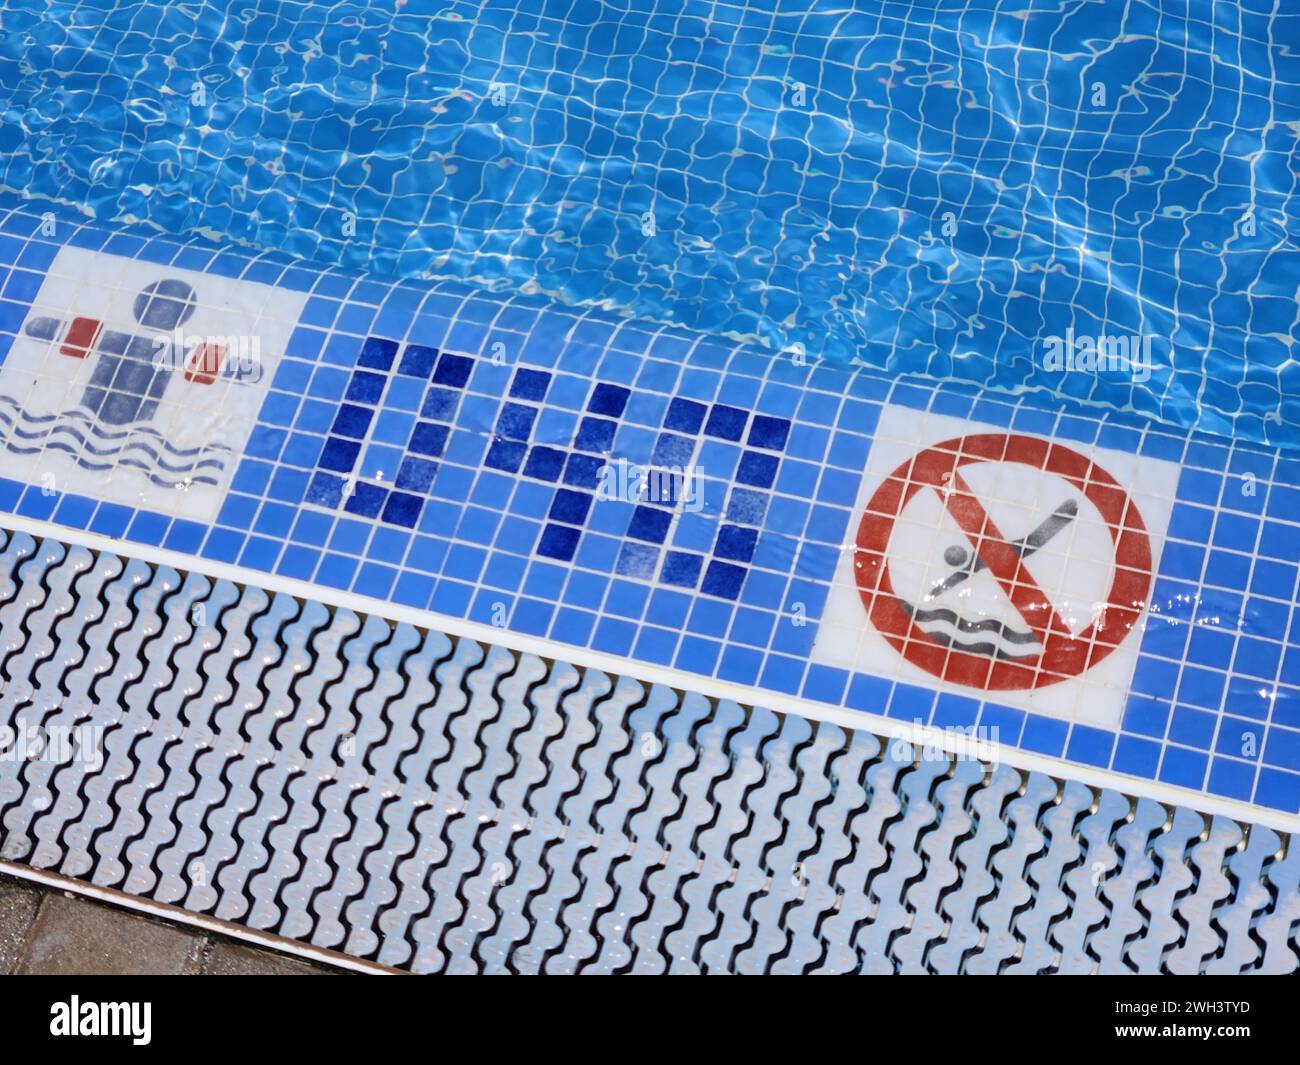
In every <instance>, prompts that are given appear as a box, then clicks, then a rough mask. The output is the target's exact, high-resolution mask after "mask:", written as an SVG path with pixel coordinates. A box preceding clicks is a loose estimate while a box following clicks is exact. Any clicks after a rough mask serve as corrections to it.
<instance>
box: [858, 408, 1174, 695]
mask: <svg viewBox="0 0 1300 1065" xmlns="http://www.w3.org/2000/svg"><path fill="white" fill-rule="evenodd" d="M982 462H1010V463H1018V464H1020V465H1023V466H1029V467H1032V468H1034V469H1036V470H1044V471H1046V472H1048V473H1053V474H1056V475H1057V476H1058V477H1061V478H1063V479H1064V480H1066V481H1067V482H1069V483H1070V484H1071V485H1072V486H1073V487H1074V488H1076V489H1077V490H1078V491H1079V492H1080V493H1081V494H1082V495H1083V496H1084V497H1085V498H1086V499H1087V500H1088V501H1089V502H1090V503H1091V504H1092V505H1093V506H1094V507H1096V509H1097V511H1098V513H1099V514H1100V515H1101V517H1102V520H1103V521H1104V522H1105V523H1106V528H1107V529H1108V531H1109V532H1110V536H1111V540H1112V542H1113V544H1114V548H1115V567H1114V576H1113V578H1112V580H1111V585H1110V590H1109V592H1108V593H1107V595H1106V602H1105V604H1104V609H1103V610H1102V611H1101V612H1100V616H1099V617H1098V619H1097V621H1095V622H1094V623H1093V624H1092V625H1090V626H1089V627H1088V628H1087V629H1085V630H1084V631H1082V632H1080V633H1078V634H1073V633H1071V632H1070V630H1069V628H1068V627H1067V626H1066V624H1065V622H1064V621H1062V620H1061V618H1060V617H1059V615H1057V613H1056V609H1055V607H1053V606H1052V604H1051V602H1050V600H1048V599H1047V597H1046V596H1045V595H1044V594H1043V592H1042V590H1041V589H1040V588H1039V587H1038V584H1037V582H1036V581H1035V580H1034V578H1033V576H1032V574H1030V572H1029V570H1028V569H1027V568H1026V566H1025V564H1024V561H1023V560H1022V559H1021V557H1020V553H1019V552H1018V551H1017V550H1016V549H1015V548H1014V547H1013V546H1012V545H1011V544H1010V543H1009V542H1008V541H1007V539H1006V537H1004V536H1003V535H1002V533H1001V531H1000V530H998V528H997V527H996V525H994V523H993V521H992V519H991V518H990V517H989V515H988V513H987V511H985V509H984V506H983V504H982V503H981V502H980V501H979V499H978V498H977V497H976V495H975V493H974V492H973V491H972V490H971V488H970V486H969V485H968V484H967V483H966V481H965V478H963V477H962V474H961V470H962V467H963V466H967V465H971V464H973V463H982ZM922 488H933V489H934V490H935V491H937V492H938V493H939V495H940V498H941V500H942V501H943V502H944V505H945V507H946V508H947V510H948V512H949V513H950V514H951V515H952V516H953V518H954V519H955V520H956V522H957V524H958V526H959V527H961V529H962V531H963V532H964V533H966V536H967V538H968V539H969V540H970V542H971V548H972V550H973V551H974V552H976V554H977V555H978V557H979V558H980V559H981V560H982V561H983V562H984V564H985V566H986V567H987V568H988V569H989V570H990V572H991V573H992V574H993V576H994V577H995V578H996V579H997V581H998V583H999V584H1000V585H1001V586H1002V589H1003V591H1004V592H1005V593H1006V594H1007V596H1008V598H1009V599H1010V600H1011V603H1012V605H1013V606H1014V607H1015V608H1016V610H1017V611H1018V612H1019V613H1020V615H1021V617H1022V618H1024V620H1025V622H1026V623H1027V624H1028V625H1029V627H1030V628H1031V629H1033V631H1034V633H1035V634H1036V635H1037V636H1038V638H1039V642H1040V643H1041V645H1042V648H1043V649H1042V653H1041V654H1040V655H1038V656H1037V658H1036V659H1035V660H1033V661H1024V660H1016V661H1008V660H1005V659H999V658H995V657H993V656H991V655H981V654H972V653H970V652H968V651H959V650H956V649H954V648H951V647H949V646H947V645H946V644H945V643H942V642H940V641H939V640H936V639H934V638H933V637H931V636H929V635H927V634H926V633H925V632H924V631H923V630H922V629H921V628H920V627H919V626H917V625H916V623H915V622H914V621H913V619H912V616H911V613H910V612H909V610H908V609H907V608H906V607H905V606H904V604H903V601H902V600H901V599H900V598H899V596H898V595H897V593H896V592H895V591H894V586H893V584H892V582H891V580H890V574H889V560H888V557H887V551H888V547H889V539H890V535H891V534H892V532H893V529H894V523H895V522H896V521H897V519H898V516H899V515H900V514H901V513H902V512H903V509H904V508H905V507H906V506H907V504H908V503H909V502H910V501H911V499H912V498H913V497H914V496H915V495H916V493H917V492H919V491H920V490H921V489H922ZM854 575H855V577H856V578H857V584H858V591H859V593H860V594H861V596H862V604H863V606H864V607H865V608H866V611H867V616H868V617H869V618H870V619H871V622H872V624H873V625H874V626H875V627H876V628H877V629H878V630H879V631H880V633H881V634H882V635H883V636H884V637H885V639H886V640H888V641H889V643H890V644H891V645H892V646H893V647H894V649H895V650H897V651H898V652H899V654H901V655H902V656H903V657H904V658H906V659H907V660H908V661H909V662H911V663H912V664H913V665H915V666H919V667H920V668H921V669H923V670H925V671H926V672H927V673H931V674H933V675H934V676H936V677H939V678H941V679H943V680H946V681H949V682H951V683H954V684H962V685H967V686H969V687H972V688H981V689H984V690H986V691H1018V690H1025V689H1030V688H1042V687H1046V686H1048V685H1051V684H1056V683H1059V682H1060V681H1063V680H1069V679H1070V678H1071V677H1076V676H1078V675H1079V674H1080V673H1082V672H1083V671H1084V670H1086V669H1088V668H1090V667H1091V666H1094V665H1096V664H1097V663H1098V662H1100V661H1101V660H1102V659H1103V658H1105V657H1106V656H1107V655H1108V654H1110V653H1111V652H1112V651H1113V650H1115V648H1116V647H1118V646H1119V645H1120V643H1122V642H1123V640H1124V638H1125V637H1126V636H1128V634H1129V633H1130V632H1131V631H1132V629H1133V626H1134V625H1135V624H1136V623H1137V620H1138V618H1139V617H1140V616H1141V614H1142V611H1143V610H1144V609H1145V608H1146V603H1147V594H1148V592H1149V591H1150V588H1151V541H1150V539H1149V538H1148V536H1147V530H1146V526H1145V524H1143V521H1142V516H1141V514H1139V513H1138V508H1137V504H1136V503H1135V502H1134V501H1133V500H1132V499H1131V498H1130V497H1129V495H1128V493H1127V492H1126V491H1125V490H1124V489H1123V488H1122V487H1121V486H1120V485H1119V483H1118V482H1117V481H1116V480H1115V478H1113V477H1112V476H1111V475H1110V474H1109V473H1107V472H1106V471H1105V470H1103V469H1102V468H1101V467H1100V466H1098V465H1097V464H1096V463H1095V462H1093V461H1092V460H1091V459H1088V458H1085V457H1084V456H1083V455H1080V454H1079V453H1078V452H1077V451H1073V450H1071V449H1070V448H1068V447H1064V446H1062V445H1061V444H1057V443H1053V442H1052V441H1049V440H1043V439H1039V438H1037V437H1032V436H1022V435H1019V434H1015V433H981V434H976V435H972V436H963V437H957V438H955V439H952V440H945V441H944V442H943V443H941V444H935V445H934V446H933V447H929V448H926V449H925V450H924V451H922V452H920V453H919V454H918V455H916V456H915V457H914V458H911V459H909V460H908V461H907V462H904V463H903V464H902V465H901V466H899V467H898V469H896V470H894V472H893V473H891V474H890V475H889V476H888V477H887V478H886V479H885V482H884V483H883V484H882V485H881V486H880V487H879V488H878V489H877V490H876V493H875V495H873V496H872V497H871V499H870V501H869V502H868V503H867V506H866V510H865V511H864V512H863V515H862V523H861V524H860V525H859V526H858V540H857V550H856V552H855V554H854Z"/></svg>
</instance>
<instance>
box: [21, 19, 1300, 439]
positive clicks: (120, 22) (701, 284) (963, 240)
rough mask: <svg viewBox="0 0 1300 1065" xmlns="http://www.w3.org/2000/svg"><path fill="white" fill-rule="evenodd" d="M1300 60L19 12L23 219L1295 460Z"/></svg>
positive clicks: (1189, 45) (616, 29) (1001, 42)
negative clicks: (1120, 361) (535, 306)
mask: <svg viewBox="0 0 1300 1065" xmlns="http://www.w3.org/2000/svg"><path fill="white" fill-rule="evenodd" d="M1298 45H1300V13H1294V12H1293V13H1287V12H1286V11H1284V10H1282V9H1281V8H1280V6H1279V5H1278V4H1276V3H1275V2H1274V0H1244V2H1238V0H1231V2H1208V0H1195V2H1179V0H1156V2H1147V3H1136V2H1135V3H1123V4H1121V3H1065V4H1061V3H1059V2H1057V0H1010V2H994V3H985V4H978V5H971V4H969V3H967V2H966V0H938V2H931V3H921V2H906V3H897V2H896V3H888V2H886V3H875V2H872V3H850V4H843V3H835V4H831V3H825V2H818V0H812V2H809V0H799V2H798V3H794V2H791V0H760V2H758V3H745V4H743V5H741V4H729V3H718V2H704V0H661V2H651V0H627V2H626V3H594V2H590V0H566V2H557V0H545V2H541V3H530V4H523V3H520V2H518V0H483V2H481V3H466V2H451V3H447V2H443V0H439V2H437V3H431V2H426V0H409V2H404V0H397V2H391V0H390V2H383V3H366V4H324V3H314V2H307V3H297V2H287V0H260V2H252V3H248V2H244V3H227V4H219V3H193V4H185V5H162V4H158V3H130V4H122V3H119V2H113V0H88V2H83V3H77V4H67V3H48V2H38V0H5V2H3V3H0V186H3V187H4V188H5V189H8V190H11V191H17V192H21V193H25V194H29V195H33V196H45V197H50V198H54V199H56V200H58V201H60V202H62V203H65V204H68V205H73V206H75V207H77V208H78V209H80V210H83V211H86V212H89V213H92V214H93V215H95V216H96V217H98V218H100V219H103V220H110V219H111V220H119V221H144V222H147V223H149V224H151V225H153V226H155V227H156V228H157V229H159V230H160V231H165V232H170V233H182V234H196V233H197V234H201V235H207V236H212V237H217V238H221V239H228V240H235V241H239V242H243V243H246V244H248V245H252V246H257V247H274V248H278V249H282V250H286V251H289V252H292V253H293V254H295V255H299V256H303V257H307V258H310V259H313V260H316V261H318V262H322V263H327V264H340V265H345V266H347V267H350V268H365V269H371V270H375V271H379V272H382V273H386V274H392V275H400V276H405V277H413V276H422V275H437V276H449V277H457V278H465V279H471V280H477V281H480V282H483V283H485V284H488V285H490V286H501V287H511V288H520V289H525V290H537V291H541V292H545V293H548V294H551V295H553V296H554V297H556V298H558V299H560V300H562V301H565V302H569V303H575V304H601V305H604V306H606V307H609V308H612V309H615V310H617V311H620V312H623V313H626V314H628V315H632V316H636V317H640V318H646V319H652V320H658V321H671V322H674V323H677V324H680V325H683V326H687V327H690V328H693V329H697V330H703V331H707V332H712V333H719V334H727V335H730V336H733V337H739V338H748V339H757V340H759V341H760V342H762V343H764V344H766V345H767V346H769V347H770V348H773V349H780V350H800V349H802V350H804V351H806V352H807V353H808V355H809V356H814V357H824V358H827V359H834V360H860V361H862V362H865V363H867V364H869V365H872V366H875V367H879V368H884V369H887V370H891V371H898V372H905V371H906V372H917V371H919V372H926V373H929V374H932V375H935V376H938V377H942V378H958V379H962V380H965V381H969V382H975V383H979V384H984V385H989V386H995V387H999V388H1021V387H1026V386H1027V387H1032V388H1046V389H1052V390H1055V391H1058V392H1060V393H1063V394H1067V395H1071V396H1075V397H1078V398H1084V399H1090V400H1095V401H1099V402H1102V403H1105V404H1107V405H1109V406H1112V407H1117V408H1131V409H1134V410H1136V411H1138V412H1141V413H1143V414H1147V415H1151V416H1154V417H1157V418H1159V419H1163V420H1164V421H1166V422H1171V423H1174V424H1177V425H1179V426H1183V427H1193V426H1195V427H1198V428H1201V429H1205V430H1209V431H1212V432H1218V433H1223V434H1226V435H1234V436H1237V437H1241V438H1246V439H1251V440H1258V441H1269V442H1272V443H1277V444H1284V445H1294V444H1296V443H1297V442H1300V399H1298V398H1297V396H1300V388H1298V387H1297V377H1298V375H1300V370H1298V368H1297V365H1296V363H1295V361H1294V360H1293V358H1292V356H1291V348H1292V345H1294V343H1295V342H1296V340H1297V339H1300V316H1298V315H1297V302H1296V284H1297V281H1296V279H1297V277H1298V276H1300V269H1298V265H1300V254H1297V249H1296V244H1297V239H1296V238H1297V233H1298V232H1300V221H1298V219H1297V204H1298V202H1300V200H1298V198H1297V193H1296V185H1297V167H1296V162H1295V160H1296V147H1297V136H1300V59H1298V58H1297V46H1298ZM1067 331H1072V333H1071V335H1074V336H1087V337H1092V338H1113V337H1125V338H1127V337H1131V336H1144V337H1149V338H1150V347H1151V352H1152V359H1153V362H1154V367H1153V371H1152V373H1151V375H1150V377H1149V379H1147V380H1144V381H1136V380H1134V378H1133V376H1132V375H1131V374H1105V373H1102V374H1098V373H1093V372H1087V371H1074V372H1062V371H1057V370H1050V369H1047V368H1045V365H1044V359H1043V356H1044V351H1045V344H1046V343H1047V338H1050V337H1063V336H1065V335H1067Z"/></svg>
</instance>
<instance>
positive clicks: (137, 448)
mask: <svg viewBox="0 0 1300 1065" xmlns="http://www.w3.org/2000/svg"><path fill="white" fill-rule="evenodd" d="M6 408H8V409H6ZM0 427H3V429H4V430H5V431H6V432H5V440H4V446H5V448H6V449H7V450H8V451H10V452H12V453H13V454H16V455H37V454H40V453H41V452H43V451H61V452H64V453H65V454H67V455H70V456H71V457H72V458H73V459H74V460H75V461H76V463H77V465H78V466H80V467H82V468H83V469H87V470H94V471H107V470H112V469H117V468H120V467H123V466H125V467H130V468H132V469H137V470H141V471H143V472H144V473H146V474H147V475H148V479H149V480H150V481H151V482H152V483H153V484H156V485H159V486H160V487H164V488H177V487H181V486H183V485H195V484H205V485H212V486H214V487H216V486H218V485H219V484H220V483H221V482H220V480H219V477H220V475H221V474H223V473H224V472H225V469H226V461H227V459H228V458H229V457H230V454H231V450H230V448H228V447H225V446H224V445H214V446H207V447H197V448H177V447H175V446H173V445H172V443H171V442H170V441H169V440H168V439H167V438H166V437H165V436H163V434H162V433H160V432H159V431H158V430H156V429H153V428H151V427H150V426H147V425H140V426H135V427H133V428H131V429H127V430H122V431H113V430H108V429H104V428H103V427H101V426H100V424H99V423H98V421H97V420H96V419H95V417H94V415H92V414H90V413H88V412H86V411H83V410H69V411H64V412H63V413H62V414H46V415H41V414H31V413H29V412H28V411H26V410H24V409H23V408H22V404H21V403H19V402H18V401H17V400H16V399H14V398H13V397H12V396H7V395H3V394H0ZM24 444H26V445H29V446H24ZM96 445H107V446H96ZM96 459H102V460H104V461H95V460H96ZM146 460H147V461H146ZM186 460H188V461H186ZM199 471H205V472H202V473H200V472H199ZM160 474H170V475H172V476H171V477H166V476H160Z"/></svg>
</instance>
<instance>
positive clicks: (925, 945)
mask: <svg viewBox="0 0 1300 1065" xmlns="http://www.w3.org/2000/svg"><path fill="white" fill-rule="evenodd" d="M0 543H2V544H3V550H0V681H2V682H3V685H4V689H3V693H2V695H0V724H3V725H7V726H9V729H10V731H9V732H8V733H6V740H7V744H6V749H5V753H4V754H3V756H0V857H2V858H5V859H9V860H14V861H20V862H23V863H25V864H27V865H29V866H32V867H34V868H37V869H40V870H47V871H50V872H54V873H58V874H61V875H65V876H69V877H74V878H77V879H79V880H81V881H83V882H86V883H91V884H95V885H100V886H105V887H113V888H117V889H121V890H123V891H126V892H129V893H131V894H132V895H135V896H138V897H140V898H143V899H148V900H152V901H154V902H161V903H167V904H175V905H178V906H182V907H184V908H185V909H187V910H189V911H191V912H194V913H198V914H206V915H210V916H212V917H215V918H218V919H221V920H225V921H232V922H237V923H239V924H242V925H244V926H247V927H249V928H252V929H257V930H263V931H266V932H269V933H273V934H275V935H280V936H286V937H290V938H293V939H296V940H299V941H302V942H304V943H306V944H310V945H312V946H315V947H320V948H329V949H336V950H341V951H345V952H347V953H349V954H352V955H354V956H357V957H360V958H365V959H371V960H374V961H377V962H380V963H382V964H385V965H391V966H396V967H400V968H408V969H411V970H414V971H416V972H500V971H508V972H539V971H542V972H550V973H559V972H664V971H674V972H676V971H704V972H745V973H761V972H777V973H783V972H834V973H842V972H938V973H952V972H971V973H975V972H1027V973H1052V972H1068V973H1079V972H1095V971H1102V972H1125V971H1136V972H1173V973H1194V972H1230V973H1238V972H1277V973H1281V972H1291V971H1295V970H1296V969H1297V968H1300V892H1298V890H1297V886H1298V882H1300V850H1298V849H1297V848H1296V847H1294V846H1292V845H1291V840H1290V838H1289V837H1288V836H1285V835H1281V834H1279V833H1277V832H1275V831H1273V830H1272V829H1270V828H1266V827H1262V826H1249V825H1243V824H1240V823H1237V822H1235V821H1232V820H1229V819H1226V818H1221V817H1213V818H1210V817H1207V816H1205V815H1202V814H1199V813H1197V812H1195V811H1193V810H1190V809H1186V808H1181V807H1166V806H1164V805H1161V804H1159V803H1156V802H1154V801H1151V800H1148V799H1134V798H1130V797H1127V796H1125V795H1122V794H1120V793H1118V792H1116V791H1111V790H1104V789H1094V788H1090V787H1086V786H1084V785H1083V784H1080V783H1078V782H1073V781H1059V780H1055V779H1052V778H1050V777H1048V776H1045V775H1041V774H1038V773H1031V772H1024V771H1021V770H1017V769H1014V768H1012V767H1010V766H1007V765H1002V766H998V767H996V768H993V769H989V768H988V767H986V766H984V765H981V764H980V763H978V762H975V761H972V760H954V759H952V758H951V757H950V756H948V755H942V754H936V753H935V752H925V751H921V750H918V749H913V748H908V747H905V746H901V745H899V744H897V743H889V742H886V741H882V740H881V739H879V738H878V737H876V736H874V735H871V734H870V733H867V732H855V731H848V730H845V729H843V728H840V727H838V726H836V725H833V724H827V723H824V722H812V721H808V720H806V719H804V718H802V717H798V716H788V715H780V714H776V713H773V712H771V711H768V710H765V709H758V708H747V707H742V706H740V705H737V704H736V703H732V702H728V701H719V700H710V699H706V698H704V697H702V696H698V695H694V694H691V693H686V692H680V691H675V690H672V689H670V688H667V687H664V686H662V685H649V684H643V683H640V682H638V681H635V680H632V679H628V678H619V677H614V676H610V675H607V674H604V673H600V672H596V671H592V670H579V669H575V668H574V667H572V666H569V665H566V664H564V663H560V662H552V661H547V660H544V659H542V658H539V657H537V656H535V655H529V654H518V653H515V652H512V651H508V650H504V649H501V648H496V647H490V646H485V645H482V644H480V643H476V642H473V641H471V640H468V639H452V638H449V637H447V636H445V635H442V634H440V633H437V632H424V631H421V630H419V629H417V628H415V627H413V626H410V625H406V624H392V623H390V622H388V621H385V620H383V619H381V618H378V617H374V616H369V617H367V616H362V615H358V614H356V613H353V612H351V611H347V610H342V609H336V610H332V609H330V608H327V607H326V606H324V605H322V604H320V603H317V602H313V601H310V600H308V601H303V600H299V599H295V598H293V597H292V596H288V595H281V594H268V593H267V592H265V591H263V590H261V589H259V588H256V587H251V586H240V585H237V584H234V583H231V582H229V581H223V580H212V579H209V578H207V577H204V576H200V575H197V574H182V573H180V572H177V571H176V570H174V569H170V568H168V567H165V566H152V565H149V564H146V563H144V562H141V561H137V560H127V559H124V558H121V557H118V556H116V555H113V554H110V553H107V552H93V551H90V550H87V549H84V548H80V547H68V546H65V545H63V544H61V543H58V542H55V541H51V540H40V541H38V540H36V539H33V538H32V537H30V536H28V535H26V534H22V533H0Z"/></svg>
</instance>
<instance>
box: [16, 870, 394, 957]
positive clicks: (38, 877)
mask: <svg viewBox="0 0 1300 1065" xmlns="http://www.w3.org/2000/svg"><path fill="white" fill-rule="evenodd" d="M0 873H7V874H8V875H9V876H12V877H14V878H16V879H18V880H26V881H29V882H30V883H33V884H42V885H44V886H45V887H48V888H53V889H55V890H57V891H67V892H70V893H71V894H74V895H80V896H82V897H83V898H88V899H94V900H95V901H96V902H103V903H106V904H108V905H109V906H116V907H119V908H121V909H124V910H133V911H135V912H136V913H142V914H145V915H147V916H149V917H159V918H162V919H163V920H165V921H171V922H172V923H174V924H183V925H188V926H190V927H192V928H201V929H203V930H204V931H205V932H214V933H216V934H217V935H222V936H228V937H229V938H231V939H242V940H243V941H245V942H246V943H255V944H256V945H257V946H259V947H265V948H267V949H268V950H273V951H275V952H276V953H278V954H292V955H295V956H296V957H299V958H302V959H303V960H305V961H310V962H316V963H317V964H320V965H328V966H330V967H331V968H334V969H348V970H350V971H351V972H355V973H367V974H370V975H383V976H395V975H406V974H404V973H401V971H400V970H398V969H390V968H389V967H388V966H386V965H379V964H377V963H375V962H369V961H365V960H364V959H362V958H354V957H353V956H352V955H350V954H339V953H337V952H335V951H332V950H326V949H325V948H323V947H313V946H311V945H310V944H308V943H303V942H301V941H300V940H296V939H286V938H284V937H283V936H277V935H273V934H271V933H270V932H261V931H258V930H257V929H255V928H248V927H246V926H245V925H241V924H232V923H231V922H229V921H223V920H221V919H219V918H217V917H209V916H207V915H206V914H201V913H194V912H193V911H192V910H186V909H182V908H181V907H179V906H172V905H169V904H167V903H165V902H154V901H153V900H151V899H147V898H143V897H142V896H139V895H131V894H129V893H127V892H125V891H118V890H117V889H115V888H106V887H101V886H100V885H98V884H91V883H88V882H87V881H85V880H77V879H75V878H73V877H69V876H63V875H61V874H60V873H51V872H48V871H47V870H44V869H34V868H32V867H31V866H29V865H21V864H19V863H18V862H12V861H9V860H7V859H3V858H0Z"/></svg>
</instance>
